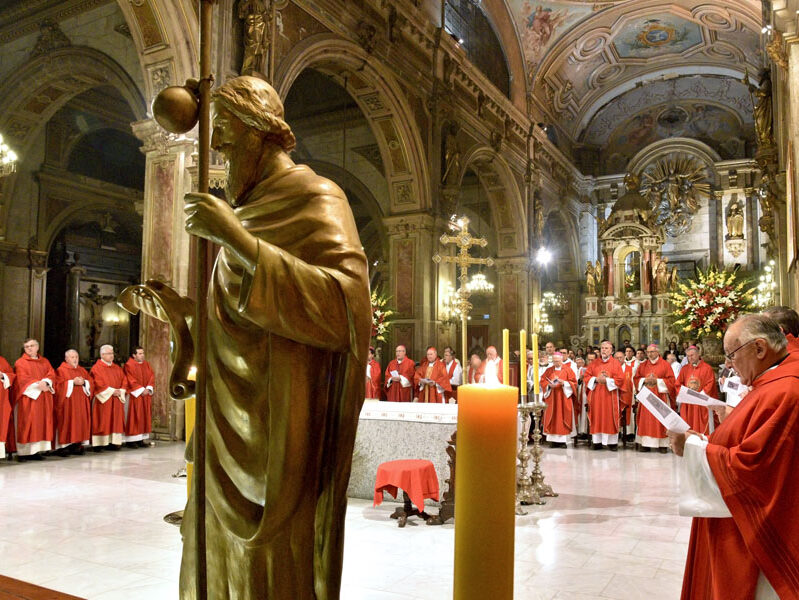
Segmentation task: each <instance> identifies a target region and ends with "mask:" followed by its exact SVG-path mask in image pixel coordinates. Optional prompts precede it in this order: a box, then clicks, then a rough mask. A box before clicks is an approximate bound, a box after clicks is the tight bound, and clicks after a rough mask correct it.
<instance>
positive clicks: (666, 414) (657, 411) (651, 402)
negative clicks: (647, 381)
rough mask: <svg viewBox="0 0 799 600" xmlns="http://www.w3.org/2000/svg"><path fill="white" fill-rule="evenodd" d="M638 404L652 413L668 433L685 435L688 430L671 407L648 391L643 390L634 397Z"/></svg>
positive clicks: (687, 426) (686, 424)
mask: <svg viewBox="0 0 799 600" xmlns="http://www.w3.org/2000/svg"><path fill="white" fill-rule="evenodd" d="M636 398H637V399H638V402H640V403H641V404H643V405H644V406H645V407H646V409H647V410H648V411H649V412H651V413H652V416H654V417H655V418H656V419H657V420H658V421H660V424H661V425H663V427H665V428H666V429H668V430H669V431H673V432H675V433H685V432H686V431H688V430H689V429H690V427H689V425H688V423H686V422H685V421H683V419H682V417H681V416H680V415H678V414H677V413H676V412H674V411H673V410H671V407H670V406H669V405H668V404H666V403H665V402H663V400H661V399H660V398H658V397H657V396H656V395H655V394H653V393H652V392H651V391H650V390H648V389H646V388H644V389H643V390H641V391H640V392H638V395H637V396H636Z"/></svg>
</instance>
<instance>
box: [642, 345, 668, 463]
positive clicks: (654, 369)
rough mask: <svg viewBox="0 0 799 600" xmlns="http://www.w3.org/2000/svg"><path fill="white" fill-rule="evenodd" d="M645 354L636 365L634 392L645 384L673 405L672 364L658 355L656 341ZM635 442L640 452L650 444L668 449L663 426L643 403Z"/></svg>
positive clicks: (660, 448)
mask: <svg viewBox="0 0 799 600" xmlns="http://www.w3.org/2000/svg"><path fill="white" fill-rule="evenodd" d="M646 355H647V357H648V358H647V360H645V361H644V362H642V363H641V364H640V365H638V369H637V370H636V372H635V377H634V378H633V383H634V384H635V390H636V393H638V392H640V391H641V390H642V389H643V388H644V386H646V387H647V388H649V390H650V391H651V392H652V393H653V394H655V395H657V397H658V398H660V399H661V400H663V401H664V402H665V403H666V404H668V405H670V406H671V407H672V408H674V407H675V406H676V404H675V402H674V400H675V398H676V397H677V393H676V391H675V381H674V371H673V370H672V368H671V365H670V364H669V363H668V361H666V360H664V359H662V358H661V357H660V350H659V349H658V347H657V345H656V344H649V346H648V347H647V349H646ZM635 442H636V443H637V444H638V445H639V449H640V450H641V452H649V451H650V449H651V448H658V450H659V451H660V452H661V453H663V454H665V453H666V452H668V451H669V438H668V437H667V436H666V428H665V427H663V425H661V424H660V421H658V420H657V419H656V418H655V417H653V416H652V413H650V412H649V411H648V410H647V409H646V408H645V407H643V406H642V407H641V409H640V410H639V411H638V435H636V436H635Z"/></svg>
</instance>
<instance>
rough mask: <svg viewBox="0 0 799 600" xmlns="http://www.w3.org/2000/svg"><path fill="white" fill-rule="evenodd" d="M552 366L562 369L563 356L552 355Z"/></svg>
mask: <svg viewBox="0 0 799 600" xmlns="http://www.w3.org/2000/svg"><path fill="white" fill-rule="evenodd" d="M552 365H553V366H554V367H555V368H556V369H560V368H561V367H562V366H563V355H562V354H553V355H552Z"/></svg>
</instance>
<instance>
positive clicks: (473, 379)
mask: <svg viewBox="0 0 799 600" xmlns="http://www.w3.org/2000/svg"><path fill="white" fill-rule="evenodd" d="M485 382H486V381H485V374H484V373H483V359H482V358H481V357H480V355H479V354H478V353H477V352H472V354H471V356H469V367H468V369H467V371H466V383H468V384H469V385H477V384H479V383H485Z"/></svg>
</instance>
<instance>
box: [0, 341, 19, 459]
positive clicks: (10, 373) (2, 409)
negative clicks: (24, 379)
mask: <svg viewBox="0 0 799 600" xmlns="http://www.w3.org/2000/svg"><path fill="white" fill-rule="evenodd" d="M15 378H16V375H15V374H14V369H13V368H12V367H11V365H10V364H8V361H7V360H6V359H5V358H3V357H2V356H0V383H1V384H0V458H5V457H6V439H7V438H8V431H9V429H10V427H9V425H10V424H11V418H12V416H11V385H12V384H13V383H14V379H15ZM10 451H11V449H10V448H9V452H10Z"/></svg>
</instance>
